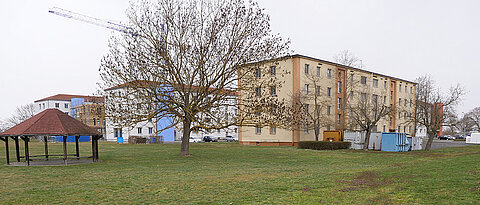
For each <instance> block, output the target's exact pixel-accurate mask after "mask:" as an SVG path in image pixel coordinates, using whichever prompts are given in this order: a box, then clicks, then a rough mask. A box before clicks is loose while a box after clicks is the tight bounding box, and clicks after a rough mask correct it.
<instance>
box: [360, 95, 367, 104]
mask: <svg viewBox="0 0 480 205" xmlns="http://www.w3.org/2000/svg"><path fill="white" fill-rule="evenodd" d="M360 100H362V102H365V101H367V93H361V94H360Z"/></svg>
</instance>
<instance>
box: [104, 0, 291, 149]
mask: <svg viewBox="0 0 480 205" xmlns="http://www.w3.org/2000/svg"><path fill="white" fill-rule="evenodd" d="M127 15H128V19H129V24H130V26H131V28H132V30H133V31H134V33H135V34H134V35H128V34H122V35H121V36H115V37H112V39H111V41H110V44H109V47H110V51H109V53H108V54H107V55H106V56H105V57H104V59H103V60H102V64H101V67H100V73H101V74H100V75H101V78H102V85H101V87H102V88H108V87H113V86H118V85H122V84H123V85H128V88H127V89H125V91H124V92H123V93H122V92H117V93H116V94H115V95H116V96H115V97H114V98H111V99H117V101H118V103H113V104H118V105H117V107H121V108H122V109H119V111H120V112H121V114H120V115H117V116H110V117H113V118H114V121H116V122H117V123H123V124H126V125H133V124H135V123H138V122H141V121H144V120H147V119H149V118H153V117H154V118H156V119H157V120H162V119H170V120H171V125H170V126H167V127H165V128H163V129H167V128H169V127H173V126H180V127H182V130H183V136H182V145H181V152H180V154H181V155H189V154H190V153H189V138H190V132H191V131H192V130H202V129H205V130H209V129H223V128H227V127H229V126H231V125H234V124H238V123H239V121H237V120H236V119H232V120H229V121H225V120H219V119H223V117H219V116H218V115H219V111H218V109H215V108H217V107H221V106H225V107H228V106H237V105H236V104H233V103H230V102H231V101H232V100H234V99H233V96H234V95H232V94H237V93H241V94H242V95H243V93H244V92H242V91H243V90H244V89H250V90H248V92H250V93H252V92H251V91H252V90H254V88H251V87H248V86H247V87H242V88H239V87H238V86H237V85H238V82H239V81H240V80H243V79H249V78H251V79H255V77H256V76H255V75H256V74H255V73H256V72H257V69H260V68H262V69H269V68H265V67H261V64H260V63H252V62H262V63H263V62H264V60H267V59H277V58H278V57H279V56H284V55H287V54H288V44H289V42H288V41H285V40H283V39H282V38H281V37H280V36H279V35H274V34H272V32H271V29H270V24H269V16H268V15H267V14H265V13H264V12H263V9H261V8H259V6H258V4H257V3H255V2H253V1H248V2H245V1H244V0H227V1H219V0H218V1H216V0H211V1H210V0H201V1H194V0H187V1H181V0H158V1H153V2H151V1H140V2H138V3H133V4H132V6H131V8H130V9H129V11H128V12H127ZM273 63H274V62H273ZM264 80H265V84H263V85H264V86H279V85H280V83H279V82H276V81H275V78H268V79H266V78H265V79H264ZM263 90H265V89H263ZM245 93H246V92H245ZM253 93H254V92H253ZM242 99H243V98H242ZM270 99H271V97H270V95H263V96H260V97H258V98H255V99H253V100H252V102H255V101H258V102H263V103H271V102H274V101H275V100H270ZM239 104H240V105H243V107H249V108H251V107H255V106H259V105H260V104H255V103H250V102H239ZM137 108H138V109H137ZM250 110H251V109H250ZM109 114H110V115H111V114H112V113H111V112H109V113H107V117H109V116H108V115H109ZM205 116H209V117H205ZM212 119H218V120H212ZM246 121H248V120H246ZM246 121H245V122H246Z"/></svg>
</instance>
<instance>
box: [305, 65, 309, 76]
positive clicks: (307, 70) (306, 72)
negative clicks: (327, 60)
mask: <svg viewBox="0 0 480 205" xmlns="http://www.w3.org/2000/svg"><path fill="white" fill-rule="evenodd" d="M308 66H310V65H309V64H305V74H306V75H308V73H309V69H308Z"/></svg>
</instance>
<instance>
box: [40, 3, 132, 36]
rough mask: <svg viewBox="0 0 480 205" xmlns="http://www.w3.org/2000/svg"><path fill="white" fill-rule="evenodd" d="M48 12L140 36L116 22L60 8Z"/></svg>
mask: <svg viewBox="0 0 480 205" xmlns="http://www.w3.org/2000/svg"><path fill="white" fill-rule="evenodd" d="M48 12H49V13H52V14H55V15H59V16H63V17H65V18H71V19H75V20H78V21H83V22H86V23H89V24H94V25H97V26H101V27H105V28H108V29H112V30H115V31H120V32H123V33H126V34H130V35H132V36H138V34H137V32H135V30H133V28H131V27H128V26H125V25H122V24H119V23H114V22H111V21H108V20H104V19H99V18H94V17H90V16H86V15H83V14H79V13H75V12H72V11H69V10H65V9H62V8H58V7H53V8H51V9H49V10H48Z"/></svg>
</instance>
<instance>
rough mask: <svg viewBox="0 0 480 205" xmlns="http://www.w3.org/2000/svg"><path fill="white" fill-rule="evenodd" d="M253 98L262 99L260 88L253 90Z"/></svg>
mask: <svg viewBox="0 0 480 205" xmlns="http://www.w3.org/2000/svg"><path fill="white" fill-rule="evenodd" d="M255 96H257V97H262V88H260V87H258V88H255Z"/></svg>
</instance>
